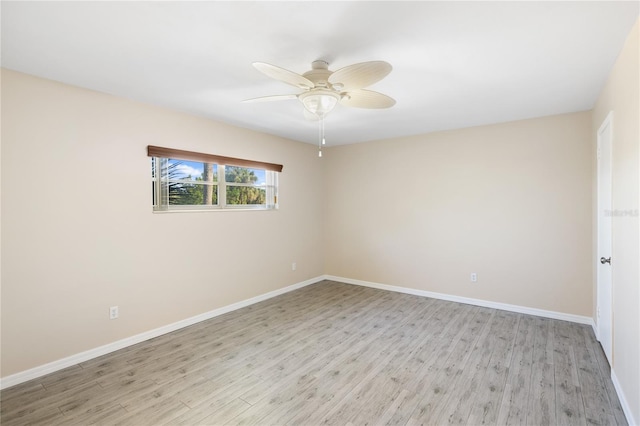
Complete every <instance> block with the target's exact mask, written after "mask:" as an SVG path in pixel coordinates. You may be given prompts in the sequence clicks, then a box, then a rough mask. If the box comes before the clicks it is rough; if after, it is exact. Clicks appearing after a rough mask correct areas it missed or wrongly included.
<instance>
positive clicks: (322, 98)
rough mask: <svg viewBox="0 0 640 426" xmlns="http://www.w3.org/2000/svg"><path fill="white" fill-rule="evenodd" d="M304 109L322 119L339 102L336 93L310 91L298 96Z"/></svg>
mask: <svg viewBox="0 0 640 426" xmlns="http://www.w3.org/2000/svg"><path fill="white" fill-rule="evenodd" d="M299 99H300V101H302V104H303V105H304V107H305V109H306V110H307V111H309V112H310V113H311V114H315V115H317V116H318V117H320V118H322V117H324V116H325V115H327V114H329V113H330V112H331V111H332V110H333V108H334V107H335V106H336V104H337V103H338V101H339V100H340V95H339V94H338V93H335V92H332V91H329V90H317V89H316V90H311V91H308V92H305V93H301V94H300V95H299Z"/></svg>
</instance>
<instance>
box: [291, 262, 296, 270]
mask: <svg viewBox="0 0 640 426" xmlns="http://www.w3.org/2000/svg"><path fill="white" fill-rule="evenodd" d="M297 267H298V265H296V262H293V263H292V264H291V270H292V271H295V270H296V268H297Z"/></svg>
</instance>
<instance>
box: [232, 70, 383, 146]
mask: <svg viewBox="0 0 640 426" xmlns="http://www.w3.org/2000/svg"><path fill="white" fill-rule="evenodd" d="M253 66H254V67H255V68H256V69H257V70H258V71H260V72H262V73H263V74H265V75H267V76H269V77H271V78H274V79H276V80H279V81H282V82H284V83H287V84H290V85H292V86H295V87H297V88H298V89H302V92H300V93H298V94H288V95H274V96H263V97H259V98H253V99H247V100H245V101H243V102H266V101H281V100H288V99H298V100H299V101H300V102H302V104H303V106H304V113H305V116H306V117H307V118H308V119H312V120H320V138H319V143H318V145H319V148H320V149H319V151H318V153H319V156H320V157H321V156H322V145H323V144H324V117H325V116H326V115H327V114H329V113H330V112H331V111H332V110H333V109H334V107H335V106H336V105H337V104H338V103H340V104H341V105H344V106H347V107H356V108H376V109H377V108H390V107H392V106H393V105H395V103H396V101H395V100H394V99H393V98H391V97H389V96H387V95H384V94H382V93H379V92H374V91H372V90H366V89H364V88H365V87H368V86H370V85H372V84H374V83H376V82H378V81H380V80H382V79H383V78H384V77H386V76H387V75H388V74H389V73H390V72H391V69H392V67H391V64H389V63H387V62H384V61H370V62H361V63H358V64H353V65H349V66H346V67H344V68H340V69H339V70H337V71H335V72H334V71H331V70H329V63H328V62H326V61H323V60H317V61H314V62H312V63H311V70H309V71H307V72H305V73H304V74H297V73H295V72H293V71H289V70H286V69H284V68H280V67H277V66H275V65H271V64H267V63H265V62H254V63H253Z"/></svg>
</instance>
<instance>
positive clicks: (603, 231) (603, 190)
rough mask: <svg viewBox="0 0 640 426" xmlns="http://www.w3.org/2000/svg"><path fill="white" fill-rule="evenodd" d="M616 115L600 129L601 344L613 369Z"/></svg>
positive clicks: (599, 239)
mask: <svg viewBox="0 0 640 426" xmlns="http://www.w3.org/2000/svg"><path fill="white" fill-rule="evenodd" d="M612 137H613V111H612V112H610V113H609V115H607V118H605V120H604V122H603V123H602V125H601V126H600V129H598V151H597V152H598V257H597V259H596V262H597V264H598V266H597V269H598V274H597V280H598V293H597V296H598V305H597V311H596V315H597V321H598V340H599V341H600V344H601V345H602V349H604V353H605V355H606V356H607V360H608V361H609V364H610V365H611V361H612V358H611V356H612V348H613V312H612V311H613V310H612V303H613V289H612V279H611V278H612V274H611V262H612V260H611V223H612V219H613V211H612V203H611V140H612Z"/></svg>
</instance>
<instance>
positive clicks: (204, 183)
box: [148, 146, 282, 211]
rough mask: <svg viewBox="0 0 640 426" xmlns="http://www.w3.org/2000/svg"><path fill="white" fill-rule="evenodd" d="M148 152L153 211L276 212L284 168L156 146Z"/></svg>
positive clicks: (151, 147)
mask: <svg viewBox="0 0 640 426" xmlns="http://www.w3.org/2000/svg"><path fill="white" fill-rule="evenodd" d="M148 152H149V156H150V157H151V178H152V179H151V182H152V184H151V186H152V200H153V210H154V211H185V210H219V209H257V210H268V209H276V208H277V205H278V203H277V201H278V172H279V171H281V170H282V166H281V165H277V164H271V163H261V162H255V161H249V160H242V159H237V158H229V157H221V156H214V155H209V154H200V153H192V152H188V151H179V150H171V149H168V148H160V147H153V146H149V147H148ZM203 160H204V161H203Z"/></svg>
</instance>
